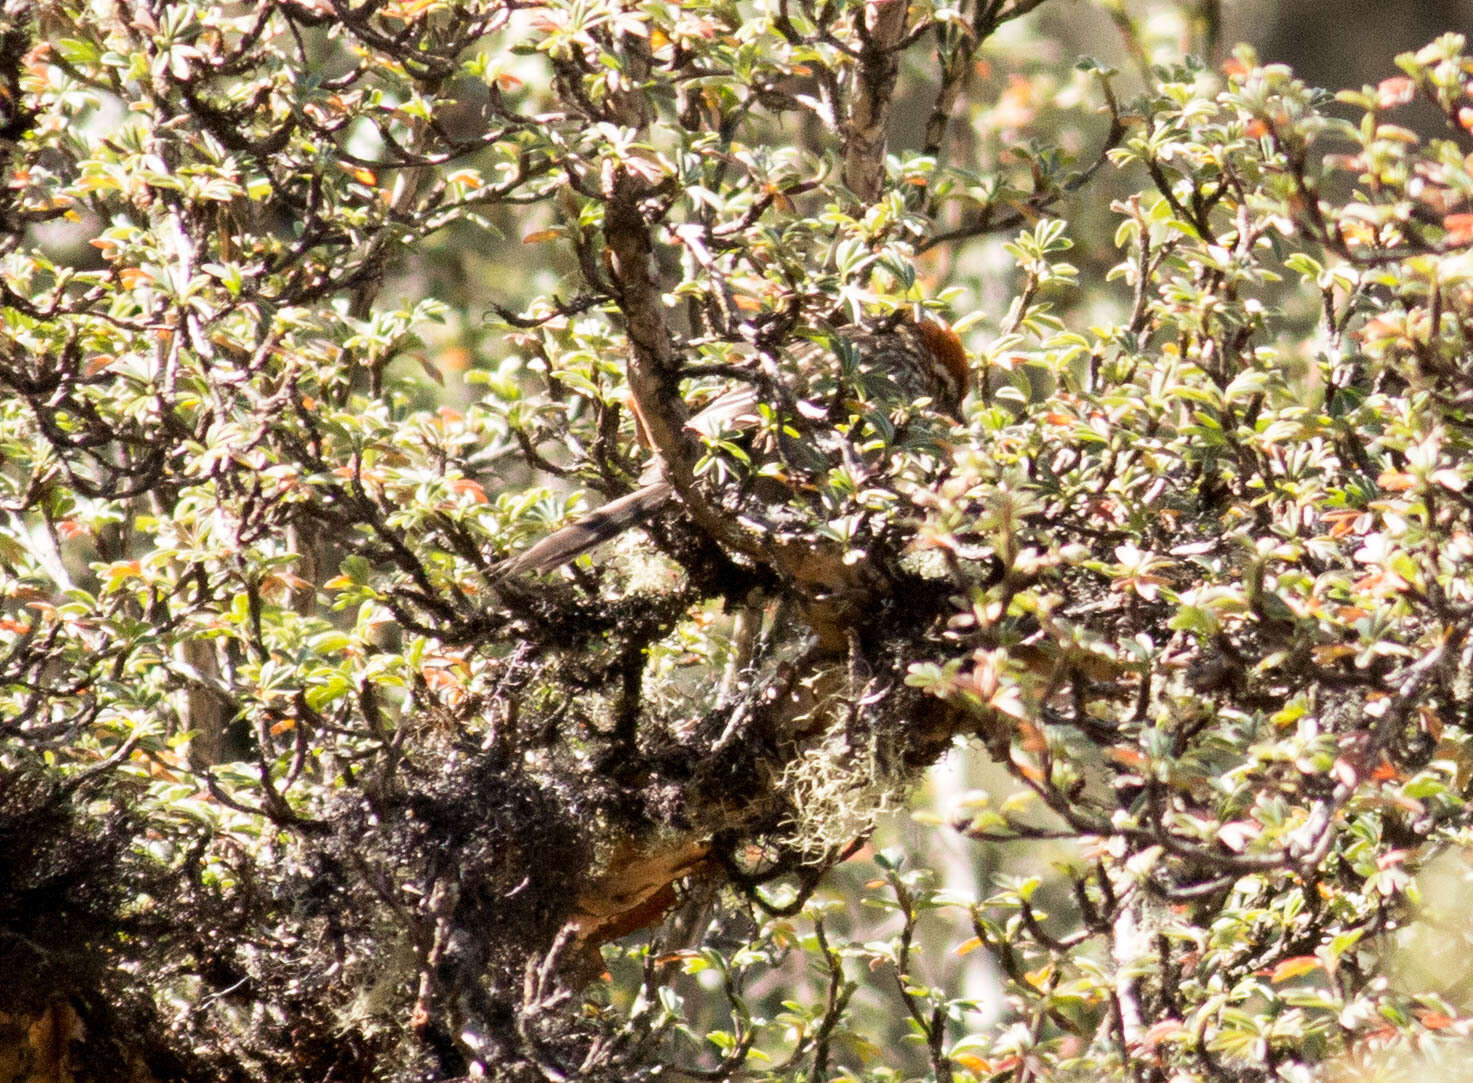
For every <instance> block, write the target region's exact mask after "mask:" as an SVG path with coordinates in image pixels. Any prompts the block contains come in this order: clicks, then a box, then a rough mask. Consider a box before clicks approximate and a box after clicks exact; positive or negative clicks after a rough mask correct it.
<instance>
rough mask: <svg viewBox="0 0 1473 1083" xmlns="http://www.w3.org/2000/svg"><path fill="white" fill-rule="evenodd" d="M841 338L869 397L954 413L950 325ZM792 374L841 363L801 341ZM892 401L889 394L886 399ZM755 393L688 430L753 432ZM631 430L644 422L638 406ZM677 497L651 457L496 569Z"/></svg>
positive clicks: (749, 387) (873, 330)
mask: <svg viewBox="0 0 1473 1083" xmlns="http://www.w3.org/2000/svg"><path fill="white" fill-rule="evenodd" d="M835 338H837V339H838V340H839V341H840V342H842V343H845V344H847V345H845V346H841V347H840V349H841V350H847V351H849V352H850V353H849V359H850V360H852V362H853V364H852V371H853V373H854V374H855V376H856V378H857V379H858V380H860V381H863V382H865V383H866V384H867V385H868V390H869V391H870V393H871V395H872V397H874V398H875V399H877V400H879V401H881V402H883V403H885V404H886V405H893V406H900V405H903V404H916V403H920V404H925V405H926V406H927V408H928V409H929V410H931V411H932V412H934V413H936V414H938V415H944V416H946V417H949V418H952V419H957V418H959V416H960V410H961V403H962V399H963V397H964V396H965V395H966V392H967V387H968V383H969V379H970V369H969V366H968V363H967V353H966V348H965V347H964V346H963V345H962V341H961V339H960V338H959V337H958V335H957V334H956V332H955V331H953V330H952V329H951V328H950V327H949V326H947V325H945V324H943V323H941V322H940V321H939V320H936V319H934V318H932V317H930V316H920V317H913V316H910V315H909V314H902V315H901V316H900V317H899V318H898V319H895V320H893V321H892V322H890V323H889V324H888V326H876V327H859V328H846V329H844V330H843V331H840V332H837V333H836V335H835ZM792 356H793V366H792V369H793V371H794V373H795V374H796V375H797V376H798V377H799V379H800V380H801V381H802V382H804V383H806V384H807V385H808V386H806V387H803V388H800V389H799V390H800V391H801V392H803V393H805V394H812V392H813V391H814V390H815V387H816V386H817V385H830V386H832V385H833V384H834V381H835V380H836V379H837V378H838V376H839V374H840V370H841V369H842V368H844V366H843V365H842V364H841V358H840V356H839V354H838V352H836V351H834V350H826V349H824V348H823V347H822V346H819V345H818V344H817V343H813V342H807V341H805V342H804V343H803V344H802V345H801V346H799V347H798V348H796V349H795V350H793V351H792ZM892 400H893V401H892ZM761 401H762V399H761V392H760V391H759V389H758V387H757V386H755V385H753V384H743V385H741V386H737V387H733V388H731V389H729V390H727V391H725V392H723V393H722V394H720V395H718V396H717V397H716V398H714V399H712V400H711V401H710V402H709V403H707V404H706V405H705V406H704V407H703V408H702V409H701V410H699V411H698V412H697V413H696V414H695V415H694V416H692V417H691V418H690V419H689V421H687V423H686V428H687V429H689V430H690V431H692V432H693V433H699V434H704V435H707V436H715V435H717V434H719V433H722V432H731V431H733V430H736V431H751V430H754V429H756V428H757V427H758V426H759V425H760V423H761V413H760V412H759V409H758V407H759V405H760V403H761ZM798 409H799V412H800V413H801V414H803V415H804V416H805V417H807V418H809V419H810V420H812V419H816V418H818V417H822V416H824V414H825V413H826V411H825V409H824V407H823V406H822V405H820V404H818V403H816V402H814V401H812V400H811V399H810V400H805V401H799V403H798ZM634 414H635V422H636V430H637V431H638V430H640V429H642V428H643V425H642V423H641V419H640V417H639V413H638V410H637V408H636V409H635V411H634ZM674 498H675V488H674V486H673V485H671V483H670V480H669V479H668V478H667V477H666V475H665V469H664V464H663V463H662V462H661V461H660V459H659V457H658V456H656V457H655V458H654V459H652V460H651V462H650V464H649V465H648V466H647V467H646V468H645V470H644V471H643V473H642V474H641V475H640V478H639V483H638V485H637V487H636V488H635V489H634V490H633V491H632V492H630V493H628V494H627V495H625V496H621V497H618V498H617V499H614V500H611V501H609V502H608V503H606V504H603V505H601V506H599V507H597V508H595V509H594V510H593V511H590V512H588V513H587V514H586V515H584V516H582V517H581V518H579V519H577V520H575V521H574V522H572V523H570V524H569V525H567V526H565V527H563V528H561V529H559V530H557V531H554V532H553V533H552V534H549V535H548V536H547V537H545V538H543V539H541V540H540V541H538V542H536V543H535V544H533V545H532V546H531V547H530V548H528V549H526V550H524V551H523V552H522V553H520V554H518V555H516V556H514V557H510V558H508V559H507V560H504V561H502V562H501V566H500V567H499V568H498V572H499V574H500V575H502V576H506V575H518V574H527V573H534V574H546V573H548V572H552V571H555V570H556V569H557V568H560V567H562V566H563V565H565V564H567V563H569V562H571V561H573V560H575V559H576V558H577V557H579V556H581V555H582V554H584V553H586V552H589V551H590V550H592V549H595V548H597V547H598V546H600V545H602V544H603V543H604V542H607V541H610V540H612V539H613V538H615V537H617V536H618V535H620V534H622V533H623V532H624V531H626V530H628V529H630V528H631V527H633V526H636V525H638V524H639V523H642V522H644V521H645V520H646V519H648V518H649V517H650V516H651V515H653V514H654V513H655V512H657V511H659V510H660V509H661V508H663V507H665V506H666V505H667V504H669V503H670V502H671V500H672V499H674Z"/></svg>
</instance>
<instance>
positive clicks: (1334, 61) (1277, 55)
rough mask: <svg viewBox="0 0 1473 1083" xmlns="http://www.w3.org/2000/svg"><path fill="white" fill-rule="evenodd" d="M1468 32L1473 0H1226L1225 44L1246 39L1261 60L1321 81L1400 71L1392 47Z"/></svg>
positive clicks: (1369, 78) (1472, 29)
mask: <svg viewBox="0 0 1473 1083" xmlns="http://www.w3.org/2000/svg"><path fill="white" fill-rule="evenodd" d="M1449 30H1456V31H1459V32H1461V33H1464V34H1468V33H1473V0H1390V2H1388V0H1224V3H1223V5H1222V38H1223V42H1224V43H1225V44H1229V45H1230V44H1231V43H1232V42H1235V41H1247V42H1250V43H1252V44H1253V45H1254V46H1256V47H1257V49H1258V52H1259V56H1260V57H1261V58H1262V59H1263V60H1265V61H1273V62H1283V63H1286V64H1289V65H1290V66H1292V67H1293V68H1294V70H1295V72H1296V73H1298V75H1299V77H1300V78H1302V79H1304V80H1305V81H1306V82H1308V83H1312V84H1315V85H1318V86H1325V87H1341V86H1355V85H1357V84H1361V83H1374V82H1378V81H1379V80H1381V79H1384V78H1386V77H1387V76H1389V75H1395V74H1397V70H1398V69H1397V68H1396V65H1395V64H1394V63H1393V62H1392V59H1393V58H1394V57H1395V56H1396V54H1397V53H1401V52H1406V51H1407V50H1414V49H1420V48H1421V47H1422V46H1423V45H1426V44H1427V43H1428V42H1429V41H1431V40H1432V39H1433V38H1435V37H1437V36H1438V35H1439V34H1443V33H1446V32H1447V31H1449Z"/></svg>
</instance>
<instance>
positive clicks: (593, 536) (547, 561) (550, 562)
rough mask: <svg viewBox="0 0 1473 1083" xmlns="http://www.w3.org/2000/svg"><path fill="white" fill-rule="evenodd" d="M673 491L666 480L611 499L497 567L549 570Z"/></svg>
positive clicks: (640, 518)
mask: <svg viewBox="0 0 1473 1083" xmlns="http://www.w3.org/2000/svg"><path fill="white" fill-rule="evenodd" d="M673 493H674V490H673V489H672V488H671V486H670V483H669V482H668V481H663V480H660V481H652V482H650V483H649V484H648V485H644V486H642V487H640V488H638V489H636V490H634V492H632V493H630V494H629V495H628V496H621V497H619V499H617V500H611V501H609V502H608V503H607V504H604V505H603V506H602V507H598V508H595V509H594V510H593V511H591V512H589V513H588V514H587V515H585V516H583V518H581V519H579V520H578V521H576V522H573V523H569V524H568V525H567V526H565V527H563V528H562V529H561V530H558V531H555V532H553V533H552V534H549V535H548V536H547V537H545V538H543V539H542V540H541V541H540V542H538V543H537V544H536V545H534V546H532V548H530V549H528V550H527V551H526V552H523V553H519V554H518V555H516V556H514V557H512V558H511V559H510V560H507V561H504V562H503V563H502V564H501V566H500V567H499V568H498V569H497V570H498V572H500V573H501V574H503V575H520V574H523V573H527V572H532V573H542V572H550V571H552V570H553V569H554V568H560V567H562V566H563V565H564V564H566V563H568V561H570V560H573V559H575V558H577V557H579V556H581V555H583V554H584V553H586V552H588V551H589V550H590V549H593V548H595V547H597V546H600V545H602V544H603V543H604V542H606V541H609V540H610V539H612V538H615V537H617V536H618V535H620V534H622V533H623V532H624V531H626V530H628V529H629V528H630V527H632V526H634V525H636V524H638V523H642V522H644V520H645V519H647V518H649V517H650V516H651V515H653V514H654V513H655V512H656V511H658V510H659V509H660V508H662V507H664V506H665V504H666V503H667V502H668V501H669V500H670V497H671V496H672V494H673Z"/></svg>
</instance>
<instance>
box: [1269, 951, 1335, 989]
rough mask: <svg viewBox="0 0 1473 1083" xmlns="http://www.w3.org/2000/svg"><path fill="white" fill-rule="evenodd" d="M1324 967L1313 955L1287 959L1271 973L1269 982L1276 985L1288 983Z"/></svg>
mask: <svg viewBox="0 0 1473 1083" xmlns="http://www.w3.org/2000/svg"><path fill="white" fill-rule="evenodd" d="M1323 966H1324V964H1323V963H1322V962H1320V960H1319V959H1318V958H1316V957H1315V956H1313V955H1296V956H1294V957H1293V958H1292V959H1285V960H1284V961H1283V962H1282V963H1280V964H1279V965H1278V966H1276V967H1274V968H1273V970H1272V971H1271V972H1270V973H1269V976H1268V980H1269V981H1271V982H1273V983H1274V984H1278V983H1279V982H1281V981H1288V980H1289V979H1290V978H1297V977H1299V976H1301V975H1303V974H1308V973H1309V972H1310V971H1312V970H1319V969H1321V968H1322V967H1323Z"/></svg>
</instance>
